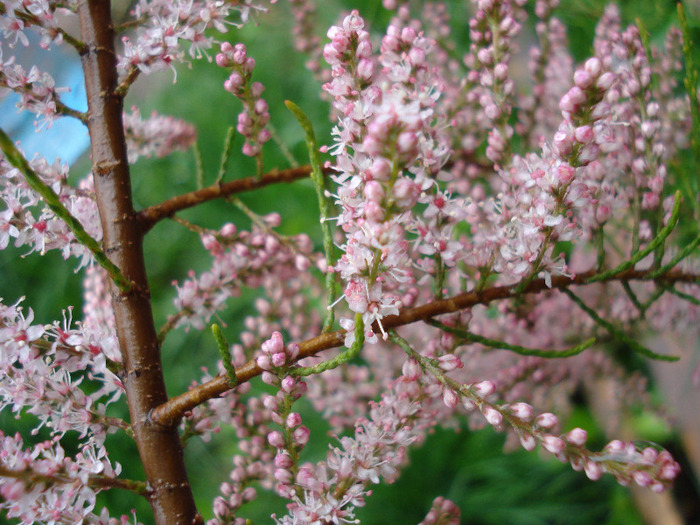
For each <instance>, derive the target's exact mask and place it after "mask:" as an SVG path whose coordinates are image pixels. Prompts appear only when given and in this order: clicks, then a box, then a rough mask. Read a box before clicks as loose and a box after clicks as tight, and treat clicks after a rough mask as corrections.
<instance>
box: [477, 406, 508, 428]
mask: <svg viewBox="0 0 700 525" xmlns="http://www.w3.org/2000/svg"><path fill="white" fill-rule="evenodd" d="M482 414H483V415H484V417H485V418H486V421H488V422H489V424H490V425H492V426H494V427H498V426H500V425H501V423H503V415H502V414H501V413H500V412H499V411H498V410H496V409H495V408H493V407H490V406H487V407H484V409H483V410H482Z"/></svg>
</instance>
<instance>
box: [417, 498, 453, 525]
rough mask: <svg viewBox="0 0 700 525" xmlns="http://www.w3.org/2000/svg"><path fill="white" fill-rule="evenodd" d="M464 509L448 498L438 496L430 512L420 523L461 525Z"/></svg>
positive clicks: (428, 524) (423, 524)
mask: <svg viewBox="0 0 700 525" xmlns="http://www.w3.org/2000/svg"><path fill="white" fill-rule="evenodd" d="M461 517H462V511H461V510H460V509H459V507H458V506H457V505H455V504H454V503H453V502H451V501H450V500H448V499H445V498H443V497H442V496H438V497H437V498H435V499H434V500H433V504H432V506H431V508H430V512H428V514H427V515H426V516H425V519H423V521H421V522H420V523H419V524H418V525H459V524H460V518H461Z"/></svg>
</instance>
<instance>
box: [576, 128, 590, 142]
mask: <svg viewBox="0 0 700 525" xmlns="http://www.w3.org/2000/svg"><path fill="white" fill-rule="evenodd" d="M574 137H575V138H576V140H577V141H578V142H580V143H581V144H590V143H591V142H593V139H594V138H595V136H594V134H593V128H592V127H591V126H580V127H578V128H576V129H575V130H574Z"/></svg>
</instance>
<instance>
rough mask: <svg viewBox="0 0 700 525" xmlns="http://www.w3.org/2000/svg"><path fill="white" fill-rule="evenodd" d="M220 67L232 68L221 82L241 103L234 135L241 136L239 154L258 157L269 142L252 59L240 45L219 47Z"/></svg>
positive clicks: (263, 103)
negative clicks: (253, 76) (243, 140)
mask: <svg viewBox="0 0 700 525" xmlns="http://www.w3.org/2000/svg"><path fill="white" fill-rule="evenodd" d="M216 63H217V64H218V65H219V66H220V67H225V68H232V69H233V72H232V73H231V75H230V76H229V77H228V80H226V82H224V89H226V91H228V92H229V93H231V94H232V95H234V96H236V97H238V98H240V99H241V100H242V101H243V112H242V113H240V114H239V115H238V125H237V126H236V129H237V130H238V133H240V134H241V135H243V136H244V137H245V144H244V145H243V154H244V155H247V156H249V157H260V154H261V148H262V146H263V144H265V143H266V142H267V141H268V140H270V137H271V135H270V131H269V130H267V129H265V125H266V124H267V123H268V122H269V121H270V113H269V112H268V110H267V102H265V99H264V98H261V95H262V92H263V90H264V89H265V87H264V86H263V85H262V84H261V83H260V82H252V83H251V81H250V80H251V76H252V74H253V69H254V68H255V59H254V58H253V57H250V56H248V55H247V54H246V47H245V46H244V45H243V44H236V45H235V46H232V45H231V44H229V43H228V42H224V43H223V44H221V53H219V54H218V55H216Z"/></svg>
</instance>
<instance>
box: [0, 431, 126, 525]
mask: <svg viewBox="0 0 700 525" xmlns="http://www.w3.org/2000/svg"><path fill="white" fill-rule="evenodd" d="M0 444H2V454H0V475H1V476H2V477H3V478H5V479H4V480H3V483H2V485H1V486H0V496H2V498H3V500H4V501H3V502H2V503H0V508H2V509H4V510H5V511H6V512H7V516H8V517H9V518H21V519H22V520H23V523H35V522H42V523H60V522H63V523H67V522H73V523H76V522H82V521H83V520H86V519H88V520H89V519H91V518H94V517H95V516H94V515H93V514H92V510H93V509H94V507H95V496H96V494H97V492H99V489H98V488H97V487H98V486H99V485H98V484H97V483H93V482H96V481H97V480H98V479H99V478H104V479H105V480H107V481H108V480H112V479H115V478H116V476H117V475H118V474H119V472H120V470H121V467H120V466H119V465H118V464H117V465H116V467H112V465H111V463H110V462H109V460H108V459H107V452H106V450H105V449H104V447H102V446H99V447H98V446H95V445H94V444H88V445H86V446H85V447H84V448H83V449H82V450H81V451H80V452H79V453H78V454H77V455H76V456H75V458H71V457H70V456H68V455H66V452H65V450H63V448H62V447H61V445H60V444H58V443H56V442H55V441H44V442H42V443H39V444H37V445H34V446H33V447H32V448H31V449H26V448H24V443H23V441H22V438H21V436H20V435H19V434H15V435H14V436H5V435H4V434H3V433H2V432H1V431H0Z"/></svg>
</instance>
